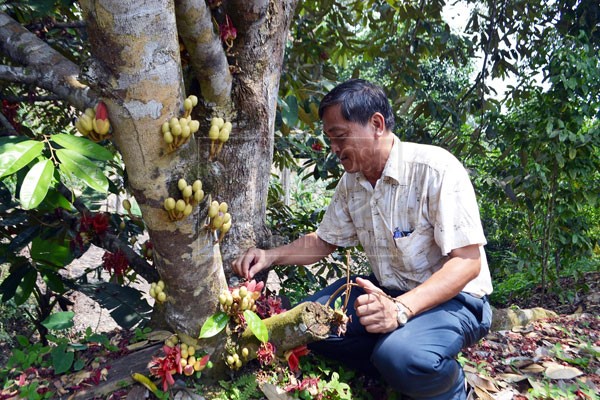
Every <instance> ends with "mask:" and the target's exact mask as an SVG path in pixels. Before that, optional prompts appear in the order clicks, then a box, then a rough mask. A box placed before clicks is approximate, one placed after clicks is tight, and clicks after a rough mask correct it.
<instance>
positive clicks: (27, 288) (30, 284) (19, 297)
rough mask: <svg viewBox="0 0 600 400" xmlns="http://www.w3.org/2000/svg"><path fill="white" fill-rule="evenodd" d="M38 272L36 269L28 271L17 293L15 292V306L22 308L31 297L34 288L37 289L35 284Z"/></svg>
mask: <svg viewBox="0 0 600 400" xmlns="http://www.w3.org/2000/svg"><path fill="white" fill-rule="evenodd" d="M37 275H38V274H37V271H36V270H35V269H34V268H30V269H28V271H27V273H26V274H25V276H24V277H23V280H22V281H21V283H20V284H19V287H18V288H17V291H16V292H15V304H16V305H18V306H20V305H21V304H23V303H25V302H26V301H27V299H28V298H29V296H31V292H33V288H34V287H35V282H36V279H37Z"/></svg>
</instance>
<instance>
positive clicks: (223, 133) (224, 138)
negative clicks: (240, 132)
mask: <svg viewBox="0 0 600 400" xmlns="http://www.w3.org/2000/svg"><path fill="white" fill-rule="evenodd" d="M218 139H219V141H220V142H223V143H225V142H226V141H228V140H229V131H224V130H221V131H219V138H218Z"/></svg>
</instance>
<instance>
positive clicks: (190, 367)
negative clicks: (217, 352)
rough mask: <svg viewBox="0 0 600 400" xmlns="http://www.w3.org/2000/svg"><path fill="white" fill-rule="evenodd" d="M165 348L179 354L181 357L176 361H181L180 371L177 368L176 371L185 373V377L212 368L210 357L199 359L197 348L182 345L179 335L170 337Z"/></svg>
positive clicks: (185, 344)
mask: <svg viewBox="0 0 600 400" xmlns="http://www.w3.org/2000/svg"><path fill="white" fill-rule="evenodd" d="M165 346H167V348H170V349H171V350H169V351H171V352H173V351H174V352H176V353H179V357H176V360H177V359H178V361H179V365H180V369H179V368H176V370H180V373H183V374H184V375H185V376H190V375H192V374H193V373H194V372H200V371H202V370H203V369H204V368H212V363H211V362H210V361H209V355H204V356H202V357H198V356H197V354H196V348H195V347H194V346H192V345H188V344H187V343H183V342H181V343H180V342H179V337H177V335H172V336H170V337H169V338H168V339H167V340H166V341H165Z"/></svg>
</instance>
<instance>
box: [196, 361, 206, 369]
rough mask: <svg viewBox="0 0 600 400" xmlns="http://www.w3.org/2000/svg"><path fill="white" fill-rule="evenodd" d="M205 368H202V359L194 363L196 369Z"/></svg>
mask: <svg viewBox="0 0 600 400" xmlns="http://www.w3.org/2000/svg"><path fill="white" fill-rule="evenodd" d="M203 369H204V368H202V363H201V362H200V361H196V362H195V363H194V371H202V370H203Z"/></svg>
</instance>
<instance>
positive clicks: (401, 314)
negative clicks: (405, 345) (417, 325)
mask: <svg viewBox="0 0 600 400" xmlns="http://www.w3.org/2000/svg"><path fill="white" fill-rule="evenodd" d="M396 308H397V309H398V314H397V316H396V319H397V320H398V325H404V324H406V322H407V321H408V315H407V314H406V311H405V310H404V307H403V306H402V304H400V303H396Z"/></svg>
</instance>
